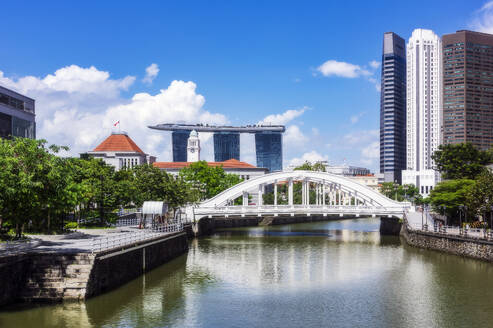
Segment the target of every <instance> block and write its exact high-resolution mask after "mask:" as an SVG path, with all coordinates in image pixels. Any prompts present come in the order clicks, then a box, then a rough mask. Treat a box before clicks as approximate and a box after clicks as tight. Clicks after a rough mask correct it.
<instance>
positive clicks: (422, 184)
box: [402, 170, 440, 197]
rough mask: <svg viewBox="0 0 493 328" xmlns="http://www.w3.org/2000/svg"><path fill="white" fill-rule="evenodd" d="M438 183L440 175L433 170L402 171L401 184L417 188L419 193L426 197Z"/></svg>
mask: <svg viewBox="0 0 493 328" xmlns="http://www.w3.org/2000/svg"><path fill="white" fill-rule="evenodd" d="M438 182H440V173H439V172H438V171H435V170H421V171H414V170H404V171H402V184H413V185H415V186H417V187H418V189H419V193H420V194H421V195H423V196H425V197H426V196H428V195H429V194H430V192H431V191H432V190H433V188H435V185H436V184H437V183H438Z"/></svg>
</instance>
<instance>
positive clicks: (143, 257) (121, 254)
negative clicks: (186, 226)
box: [0, 232, 188, 306]
mask: <svg viewBox="0 0 493 328" xmlns="http://www.w3.org/2000/svg"><path fill="white" fill-rule="evenodd" d="M187 250H188V240H187V236H186V234H185V233H184V232H181V233H178V234H174V235H171V236H165V237H160V238H156V239H153V240H145V241H142V242H139V243H135V244H132V245H127V246H125V247H120V248H115V249H111V250H108V251H105V252H101V253H97V254H91V253H67V254H62V253H60V252H56V253H48V252H46V253H34V252H31V253H29V254H24V255H17V256H9V257H0V291H1V293H0V306H1V305H6V304H9V303H14V302H17V301H62V300H68V299H85V298H88V297H91V296H95V295H98V294H101V293H103V292H106V291H108V290H111V289H113V288H116V287H118V286H120V285H122V284H124V283H126V282H128V281H130V280H132V279H134V278H136V277H138V276H140V275H141V274H143V273H145V272H146V271H149V270H151V269H153V268H155V267H157V266H159V265H161V264H163V263H166V262H168V261H169V260H171V259H173V258H175V257H177V256H179V255H181V254H183V253H185V252H186V251H187Z"/></svg>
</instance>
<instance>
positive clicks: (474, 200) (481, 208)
mask: <svg viewBox="0 0 493 328" xmlns="http://www.w3.org/2000/svg"><path fill="white" fill-rule="evenodd" d="M467 205H468V207H469V208H470V209H471V211H472V212H473V213H474V214H475V215H476V216H482V217H483V219H486V217H488V218H490V216H489V215H488V216H486V213H490V215H491V212H492V208H493V173H492V172H491V171H490V170H488V169H484V170H483V172H482V173H481V174H480V175H479V176H478V177H477V179H476V183H475V184H474V185H473V186H472V188H471V189H470V190H469V193H468V195H467ZM486 221H489V220H486Z"/></svg>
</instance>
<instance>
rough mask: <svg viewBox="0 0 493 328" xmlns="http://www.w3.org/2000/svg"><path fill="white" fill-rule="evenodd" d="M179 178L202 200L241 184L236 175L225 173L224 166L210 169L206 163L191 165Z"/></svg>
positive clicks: (200, 162) (183, 170)
mask: <svg viewBox="0 0 493 328" xmlns="http://www.w3.org/2000/svg"><path fill="white" fill-rule="evenodd" d="M179 177H180V178H182V179H183V180H184V181H185V182H187V183H189V184H190V185H191V186H192V188H193V189H194V192H195V194H196V195H198V196H199V197H200V200H202V199H208V198H211V197H214V196H215V195H217V194H219V193H220V192H222V191H224V190H226V189H228V188H230V187H232V186H234V185H235V184H237V183H239V182H241V179H240V178H239V177H238V176H237V175H236V174H228V173H226V172H224V170H223V168H222V166H216V167H210V166H209V165H207V162H205V161H199V162H195V163H192V164H190V166H189V167H186V168H184V169H182V170H181V171H180V173H179Z"/></svg>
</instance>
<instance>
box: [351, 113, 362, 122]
mask: <svg viewBox="0 0 493 328" xmlns="http://www.w3.org/2000/svg"><path fill="white" fill-rule="evenodd" d="M363 115H365V112H362V113H358V114H356V115H352V116H351V117H350V118H349V120H350V121H351V124H356V123H358V121H359V120H360V118H361V117H363Z"/></svg>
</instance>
